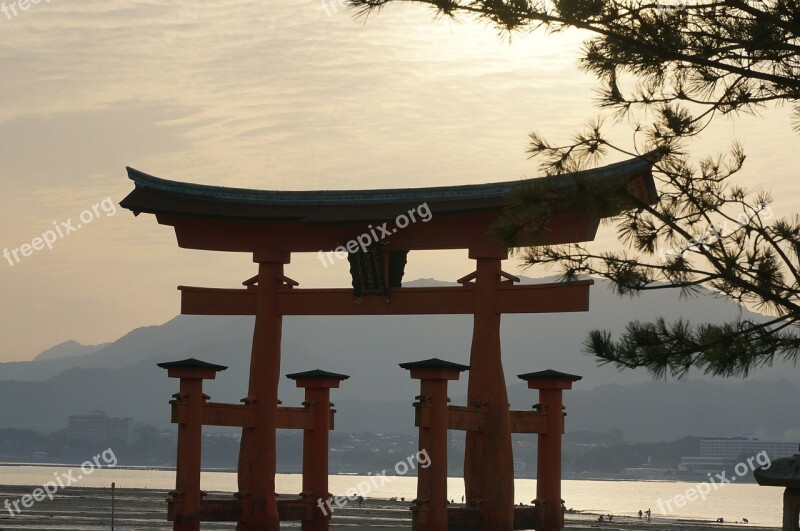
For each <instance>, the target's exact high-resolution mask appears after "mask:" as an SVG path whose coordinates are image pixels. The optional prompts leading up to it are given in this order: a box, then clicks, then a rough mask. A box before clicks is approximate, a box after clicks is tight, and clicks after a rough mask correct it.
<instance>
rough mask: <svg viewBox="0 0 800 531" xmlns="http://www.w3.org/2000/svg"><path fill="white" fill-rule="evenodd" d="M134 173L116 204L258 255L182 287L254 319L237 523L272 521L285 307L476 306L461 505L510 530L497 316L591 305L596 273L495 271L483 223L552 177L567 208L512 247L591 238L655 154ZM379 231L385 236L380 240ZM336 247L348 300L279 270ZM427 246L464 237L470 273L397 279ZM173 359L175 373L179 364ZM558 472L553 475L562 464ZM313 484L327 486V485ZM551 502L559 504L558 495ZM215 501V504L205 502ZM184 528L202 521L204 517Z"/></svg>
mask: <svg viewBox="0 0 800 531" xmlns="http://www.w3.org/2000/svg"><path fill="white" fill-rule="evenodd" d="M128 175H129V177H130V179H131V180H133V182H134V183H135V189H134V190H133V191H132V192H131V193H130V194H129V195H128V196H127V197H126V198H125V199H124V200H123V201H122V202H121V206H122V207H124V208H127V209H129V210H131V211H132V212H133V213H134V214H136V215H138V214H140V213H148V214H155V216H156V219H157V220H158V222H159V223H160V224H162V225H170V226H172V227H173V228H174V230H175V234H176V236H177V240H178V245H179V246H180V247H182V248H187V249H202V250H209V251H225V252H246V253H249V254H251V255H252V256H253V261H254V262H255V263H257V264H258V274H257V275H256V276H255V277H253V278H252V279H250V280H249V281H245V282H244V285H245V287H244V288H242V289H214V288H199V287H186V286H180V287H179V290H180V291H181V312H182V313H184V314H196V315H255V318H256V321H255V330H254V336H253V349H252V355H251V365H250V383H249V389H248V393H247V398H246V399H245V400H244V401H245V403H246V406H247V412H248V415H250V416H251V421H250V422H248V423H247V424H246V425H245V424H244V421H241V422H242V423H239V424H235V423H234V424H227V425H240V426H243V430H242V431H243V433H242V441H241V449H240V456H239V470H238V472H239V493H238V497H239V499H240V506H239V507H237V510H236V511H234V512H235V513H236V514H237V515H238V516H237V518H238V520H237V521H238V522H239V523H238V525H237V530H238V531H256V530H259V531H261V530H268V531H278V529H279V524H280V514H279V504H278V502H277V499H276V493H275V473H276V452H275V450H276V444H275V441H276V429H277V428H279V427H280V426H279V410H280V409H281V408H279V403H280V401H279V400H278V381H279V376H280V361H281V331H282V319H283V316H285V315H411V314H415V315H419V314H468V315H473V316H474V328H473V336H472V347H471V353H470V371H469V383H468V400H469V406H470V407H475V408H480V409H481V411H482V418H483V419H484V421H483V422H484V425H483V429H481V430H470V431H468V432H467V440H466V450H465V463H464V481H465V486H466V503H467V505H468V507H470V508H473V509H475V510H478V511H480V513H481V515H482V522H483V526H484V527H483V528H484V529H485V530H486V531H511V530H512V529H513V528H514V466H513V454H512V445H511V434H512V431H513V430H512V416H511V412H510V411H509V405H508V396H507V392H506V383H505V375H504V372H503V365H502V361H501V349H500V317H501V315H502V314H504V313H550V312H576V311H587V310H588V309H589V286H590V285H591V284H592V282H591V281H576V282H571V283H568V284H563V283H558V284H535V285H517V284H515V282H517V281H518V280H519V279H518V278H516V277H514V276H513V275H510V274H508V273H506V272H504V271H503V270H502V261H503V260H505V259H507V257H508V254H507V251H506V249H504V248H502V247H501V246H499V245H498V244H497V243H496V242H495V241H494V240H493V238H492V237H491V236H490V234H489V229H490V226H491V225H492V224H493V223H494V222H495V221H496V220H497V219H498V218H499V217H500V216H501V214H502V212H503V209H504V208H505V207H506V206H507V205H508V202H509V201H508V197H509V194H510V193H511V192H512V190H513V189H514V188H515V187H517V186H520V185H525V184H532V185H534V186H535V185H546V186H548V187H549V188H548V189H550V190H552V191H553V193H555V194H557V197H556V199H559V200H561V203H560V204H561V205H562V206H561V207H560V208H556V209H555V210H554V211H553V212H552V215H551V216H550V217H549V219H548V221H547V224H546V225H545V227H544V230H539V231H536V232H535V233H534V232H530V234H529V235H528V239H527V240H524V241H520V242H519V244H520V245H547V244H558V243H570V242H581V241H591V240H592V239H594V236H595V234H596V231H597V227H598V225H599V222H600V220H601V219H602V218H603V217H608V216H612V215H615V214H618V213H619V212H620V211H622V210H623V209H625V208H630V207H631V206H633V201H632V200H631V198H632V197H634V198H636V199H637V200H639V201H643V202H645V203H652V202H653V201H655V199H656V192H655V186H654V183H653V178H652V173H651V163H650V162H648V161H647V160H645V159H633V160H630V161H626V162H622V163H617V164H612V165H609V166H605V167H603V168H599V169H595V170H587V171H584V172H578V173H572V174H565V175H559V176H553V177H547V178H541V179H531V180H527V181H511V182H501V183H492V184H482V185H464V186H448V187H434V188H414V189H387V190H362V191H351V190H346V191H344V190H343V191H309V192H281V191H265V190H248V189H237V188H224V187H214V186H205V185H199V184H189V183H181V182H177V181H169V180H164V179H159V178H156V177H153V176H150V175H147V174H144V173H142V172H139V171H137V170H134V169H132V168H128ZM587 183H588V184H590V185H593V186H596V187H598V189H602V190H603V191H604V193H606V194H607V196H608V199H609V201H607V202H606V205H608V206H607V207H605V210H604V211H592V210H590V209H589V208H588V207H586V206H576V204H575V203H571V202H570V201H569V199H570V197H571V196H572V195H573V194H574V193H575V192H576V190H577V189H578V188H579V187H580V186H582V185H584V184H587ZM423 204H424V205H426V207H427V208H428V209H429V212H430V214H431V216H430V218H429V219H428V220H427V221H422V220H417V221H416V222H411V221H410V220H409V219H408V216H406V219H405V222H404V224H401V223H400V222H399V220H400V218H399V217H398V216H399V215H401V214H406V213H409V212H411V211H412V210H413V209H414V208H417V207H419V206H421V205H423ZM395 221H397V223H396V226H395V227H394V228H393V229H391V230H386V227H387V225H385V224H384V223H385V222H388V223H390V224H391V223H394V222H395ZM379 226H380V227H384V230H383V231H381V232H382V235H381V241H380V242H379V245H372V246H370V247H369V248H368V249H366V251H367V252H361V251H359V249H358V247H357V246H353V250H349V249H350V248H349V246H348V247H344V245H345V243H346V242H353V241H356V239H357V238H358V237H359V235H361V236H364V235H365V234H367V233H370V231H372V232H371V234H373V235H374V236H377V235H378V234H377V233H376V232H375V231H374V228H376V227H379ZM385 234H388V237H386V238H383V235H385ZM373 243H374V242H373ZM342 248H347V249H348V250H349V253H348V254H347V258H348V260H349V261H350V265H351V273H353V279H354V288H355V291H356V292H357V293H358V294H359V296H357V297H355V298H354V290H353V289H349V288H343V289H300V288H298V287H297V286H298V285H299V284H298V283H297V282H296V281H294V280H292V279H290V278H288V277H286V276H285V274H284V266H285V265H286V264H288V263H289V262H290V259H291V254H292V253H303V252H305V253H308V252H313V253H317V252H318V251H322V252H323V253H329V252H335V251H336V250H337V249H339V250H340V252H341V249H342ZM432 249H466V250H467V251H468V256H469V258H470V259H472V260H474V261H475V271H474V272H473V273H470V274H469V275H466V276H465V277H463V278H461V279H459V283H460V284H461V286H458V287H435V288H403V287H401V281H402V275H403V268H404V266H405V263H406V257H407V254H408V252H409V251H414V250H432ZM362 250H364V249H362ZM387 290H389V291H388V295H387ZM361 293H364V294H365V295H364V296H363V297H362V296H360V295H361ZM371 293H382V294H383V295H382V296H376V295H373V294H371ZM172 370H173V371H175V374H178V373H179V372H180V371H185V370H186V369H185V368H179V367H176V368H173V369H172ZM231 415H233V413H231ZM237 415H238V413H237ZM234 416H235V415H234ZM240 416H241V415H240ZM198 451H199V449H198ZM198 466H199V464H198ZM556 479H557V480H558V481H559V482H560V476H559V477H558V478H556ZM319 494H321V495H322V496H324V497H327V493H317V495H319ZM179 495H180V493H178V494H176V496H179ZM313 499H316V498H313ZM176 501H179V500H176V499H173V502H176ZM312 502H313V500H309V503H312ZM551 503H557V504H559V508H560V500H557V501H556V500H551ZM209 511H211V508H207V510H206V511H205V513H206V514H207V513H208V512H209ZM176 529H177V527H176ZM184 529H199V524H198V526H197V527H186V528H184ZM547 531H555V529H548V530H547Z"/></svg>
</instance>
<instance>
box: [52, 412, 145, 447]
mask: <svg viewBox="0 0 800 531" xmlns="http://www.w3.org/2000/svg"><path fill="white" fill-rule="evenodd" d="M67 438H68V439H69V442H71V443H72V442H76V443H103V442H117V443H122V444H129V443H130V442H131V439H132V438H133V419H131V418H128V417H109V416H108V415H106V413H105V411H100V410H97V411H90V412H89V414H87V415H72V416H71V417H69V427H68V430H67Z"/></svg>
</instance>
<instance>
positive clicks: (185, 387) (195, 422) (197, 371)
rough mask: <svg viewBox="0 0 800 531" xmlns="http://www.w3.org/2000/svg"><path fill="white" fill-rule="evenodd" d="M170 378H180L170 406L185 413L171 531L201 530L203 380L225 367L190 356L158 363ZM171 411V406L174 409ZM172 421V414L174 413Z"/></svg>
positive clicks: (170, 499) (171, 499)
mask: <svg viewBox="0 0 800 531" xmlns="http://www.w3.org/2000/svg"><path fill="white" fill-rule="evenodd" d="M158 366H159V367H161V368H162V369H166V370H167V375H168V376H169V377H170V378H180V391H179V392H178V393H177V394H176V395H173V396H174V397H175V400H173V401H171V402H170V403H172V404H173V405H181V406H183V407H184V409H185V416H183V417H182V418H181V419H180V421H179V422H178V459H177V465H176V469H175V491H174V492H172V493H171V495H170V498H169V504H170V512H171V517H172V518H171V519H172V520H173V522H174V524H173V527H172V529H173V531H199V530H200V504H201V502H202V493H201V491H200V467H201V457H202V441H203V405H204V404H205V402H206V396H205V395H203V380H213V379H214V378H216V376H217V373H218V372H219V371H224V370H225V369H227V367H224V366H222V365H214V364H213V363H206V362H204V361H200V360H196V359H194V358H189V359H186V360H182V361H173V362H167V363H159V364H158ZM173 411H174V409H173ZM173 420H175V415H173Z"/></svg>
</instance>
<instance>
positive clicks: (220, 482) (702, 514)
mask: <svg viewBox="0 0 800 531" xmlns="http://www.w3.org/2000/svg"><path fill="white" fill-rule="evenodd" d="M69 468H70V467H61V466H4V467H0V484H4V485H42V484H44V483H45V482H47V481H50V480H51V479H52V478H53V474H60V473H63V472H65V471H67V470H68V469H69ZM75 470H76V471H77V470H79V469H78V468H77V467H76V468H75ZM370 479H371V478H370V477H369V476H331V478H330V491H331V492H332V493H333V494H335V495H344V493H345V492H346V491H347V490H348V489H356V490H358V489H359V484H362V485H364V484H369V480H370ZM112 481H114V482H116V484H117V488H123V489H124V488H142V489H157V490H169V489H172V488H174V486H175V473H174V472H173V471H168V470H149V469H121V468H116V469H102V470H95V471H94V472H93V473H92V474H90V475H87V476H85V477H82V478H81V479H80V481H78V482H77V483H76V484H75V486H80V487H108V486H109V485H110V484H111V482H112ZM381 483H382V484H381ZM372 484H373V485H376V484H377V487H376V488H372V489H370V492H369V493H368V494H367V495H366V496H365V497H367V498H370V497H372V498H384V499H388V498H392V497H397V498H398V499H399V498H403V497H404V498H406V499H407V500H411V499H413V498H414V494H415V492H416V478H415V477H408V476H397V477H387V480H386V481H381V482H376V481H374V480H373V482H372ZM690 487H692V484H691V483H678V482H661V481H575V480H568V481H564V484H563V498H564V499H565V500H566V504H567V507H569V508H575V509H576V510H580V511H593V512H603V513H612V514H618V515H630V516H633V515H635V514H636V513H637V511H639V509H641V510H647V509H648V508H649V509H651V510H652V511H653V517H654V518H658V517H662V516H665V515H662V514H661V511H660V510H659V508H658V501H659V500H662V501H663V500H668V499H671V498H674V497H675V496H676V495H682V494H684V493H685V492H686V491H687V489H689V488H690ZM202 488H203V490H206V491H215V492H235V491H236V490H237V484H236V474H235V473H231V472H204V473H203V475H202ZM277 488H278V491H279V492H282V493H287V494H297V493H299V492H300V491H301V490H302V489H301V476H300V475H299V474H278V477H277ZM362 488H363V487H362ZM515 490H516V500H515V501H516V503H530V502H531V500H533V498H535V497H536V480H531V479H518V480H516V482H515ZM448 493H449V496H450V498H452V499H454V500H455V501H456V502H457V503H458V502H461V496H462V495H463V494H464V481H463V479H461V478H450V479H449V480H448ZM782 494H783V489H780V488H772V487H759V486H758V485H754V484H730V485H723V486H720V487H719V489H718V490H716V491H714V492H712V493H711V494H709V495H708V497H707V499H706V500H705V501H702V500H697V501H694V502H687V503H686V505H685V506H684V507H683V508H680V509H677V511H676V512H675V513H673V514H670V515H668V516H669V517H670V518H699V519H703V520H716V519H717V518H718V517H723V518H724V519H725V521H726V522H727V521H736V520H741V519H742V518H747V519H748V520H749V521H750V523H751V524H760V525H769V526H780V524H781V518H780V514H781V504H782ZM662 505H663V504H662Z"/></svg>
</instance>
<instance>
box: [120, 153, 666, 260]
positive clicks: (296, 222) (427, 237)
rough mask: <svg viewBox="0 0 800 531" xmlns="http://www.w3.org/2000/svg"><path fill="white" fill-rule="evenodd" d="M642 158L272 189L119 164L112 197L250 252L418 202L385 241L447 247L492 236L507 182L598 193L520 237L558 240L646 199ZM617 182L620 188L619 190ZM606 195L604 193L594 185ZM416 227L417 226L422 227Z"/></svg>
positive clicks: (199, 241) (320, 241)
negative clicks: (425, 212) (413, 218)
mask: <svg viewBox="0 0 800 531" xmlns="http://www.w3.org/2000/svg"><path fill="white" fill-rule="evenodd" d="M648 159H649V157H642V158H636V159H631V160H628V161H624V162H619V163H615V164H610V165H607V166H604V167H601V168H597V169H592V170H586V171H581V172H575V173H568V174H563V175H556V176H551V177H543V178H537V179H524V180H517V181H505V182H497V183H487V184H469V185H461V186H440V187H429V188H396V189H379V190H315V191H274V190H254V189H244V188H228V187H221V186H208V185H202V184H193V183H184V182H179V181H171V180H166V179H161V178H158V177H154V176H152V175H148V174H146V173H143V172H141V171H139V170H135V169H133V168H128V176H129V178H130V179H131V180H132V181H133V182H134V184H135V189H134V190H133V191H132V192H131V193H130V194H129V195H128V196H127V197H125V199H123V200H122V202H121V203H120V204H121V206H122V207H123V208H126V209H128V210H131V211H132V212H133V213H134V214H136V215H139V214H140V213H148V214H155V215H156V216H157V218H158V221H159V223H162V224H165V225H172V226H174V227H175V231H176V234H177V236H178V241H179V245H181V246H182V247H188V248H194V249H209V250H223V251H254V250H259V249H269V248H275V249H283V250H286V251H298V252H303V251H316V250H331V249H333V248H334V247H336V246H337V245H341V244H343V243H345V242H347V241H348V240H350V239H352V238H355V237H356V236H357V235H359V234H361V233H363V232H365V231H366V230H367V227H368V226H369V227H370V228H372V224H375V225H376V226H377V225H380V224H381V223H382V222H392V221H394V219H395V217H396V216H398V215H400V214H404V213H407V212H408V211H409V210H412V209H414V208H415V207H418V206H419V205H421V204H426V205H427V207H428V209H429V210H430V212H431V214H432V219H431V220H430V223H428V222H425V223H420V222H417V223H414V224H410V225H409V226H408V227H406V228H403V230H402V231H399V232H397V233H396V234H394V235H393V236H392V237H391V239H390V241H389V242H388V243H389V244H391V246H393V247H396V248H399V249H454V248H466V247H469V246H471V245H476V244H485V243H492V241H491V239H490V236H489V235H488V233H487V232H488V229H489V226H490V225H491V224H492V223H493V222H494V221H495V220H497V218H498V217H499V215H500V214H501V213H502V210H503V208H504V207H505V206H506V205H507V204H508V203H509V199H508V197H509V194H510V193H511V192H512V191H513V190H514V189H515V188H517V187H522V186H543V187H547V189H548V190H549V191H552V193H554V194H556V196H558V197H560V198H565V199H566V198H568V197H569V196H570V195H571V194H573V193H574V192H575V191H576V190H577V189H578V187H579V186H581V184H582V183H583V184H587V185H591V186H596V187H598V189H600V190H603V191H607V195H608V199H610V200H611V201H610V202H609V204H611V205H613V206H612V207H609V208H607V209H606V211H604V212H583V211H582V212H576V211H574V210H572V209H570V210H569V211H565V212H562V213H561V214H560V215H559V214H556V215H555V216H553V218H552V219H551V222H550V225H551V226H550V228H549V232H548V234H546V235H543V236H540V237H537V239H536V241H531V242H525V243H531V244H533V243H536V244H539V243H561V242H569V241H586V240H591V239H593V238H594V232H595V231H596V228H597V224H598V223H599V220H600V218H601V217H608V216H612V215H615V214H618V213H619V212H621V211H622V210H623V209H625V208H629V207H630V206H632V205H631V204H630V198H629V195H628V194H629V193H631V192H632V193H633V194H634V195H635V196H636V197H637V198H638V199H640V200H643V201H645V202H647V203H651V202H653V201H655V199H656V192H655V186H654V183H653V177H652V172H651V170H652V162H651V161H649V160H648ZM623 190H627V191H628V194H623V193H622V191H623ZM604 193H606V192H604ZM423 229H424V230H423Z"/></svg>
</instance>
